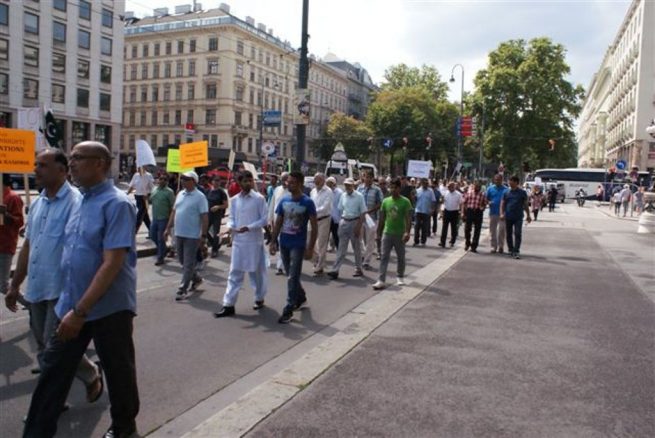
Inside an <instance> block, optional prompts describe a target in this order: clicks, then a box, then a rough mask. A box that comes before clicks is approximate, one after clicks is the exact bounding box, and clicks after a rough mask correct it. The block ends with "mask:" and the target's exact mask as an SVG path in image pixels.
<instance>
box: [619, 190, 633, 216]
mask: <svg viewBox="0 0 655 438" xmlns="http://www.w3.org/2000/svg"><path fill="white" fill-rule="evenodd" d="M631 197H632V191H631V190H630V185H629V184H625V185H624V186H623V190H621V204H622V205H623V217H625V215H626V214H627V213H628V205H629V204H630V198H631Z"/></svg>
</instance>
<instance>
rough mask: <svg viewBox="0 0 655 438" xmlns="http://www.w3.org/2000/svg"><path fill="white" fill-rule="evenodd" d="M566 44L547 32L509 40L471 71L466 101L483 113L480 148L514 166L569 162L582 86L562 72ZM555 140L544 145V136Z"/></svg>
mask: <svg viewBox="0 0 655 438" xmlns="http://www.w3.org/2000/svg"><path fill="white" fill-rule="evenodd" d="M565 55H566V50H565V49H564V47H563V46H562V45H561V44H554V43H553V42H552V41H551V40H550V39H549V38H535V39H533V40H530V41H529V42H526V41H525V40H510V41H506V42H503V43H501V44H500V45H499V46H498V48H497V49H496V50H494V51H492V52H491V53H490V54H489V61H488V65H487V68H486V69H484V70H480V71H479V72H478V73H477V75H476V77H475V92H474V93H473V94H472V95H471V96H469V99H468V101H467V102H466V103H467V106H468V107H469V109H470V110H471V111H472V112H473V114H474V115H477V116H478V119H479V120H482V117H483V113H484V119H485V154H486V156H487V157H488V158H489V159H490V160H492V161H496V162H498V161H502V162H503V163H505V165H506V166H508V168H509V169H510V170H511V171H514V172H518V171H520V169H521V168H522V167H523V163H524V162H527V163H528V165H529V166H530V168H532V169H535V168H539V167H564V166H571V165H574V160H575V157H576V154H577V146H576V142H575V134H574V131H573V123H574V120H575V118H576V117H577V116H578V115H579V113H580V111H581V99H582V97H583V96H584V90H583V88H582V86H581V85H577V86H574V85H573V84H571V83H570V82H569V81H568V80H567V79H566V76H567V75H568V74H569V72H570V68H569V66H568V64H567V63H566V60H565ZM550 139H553V140H554V141H555V148H554V150H550V149H551V148H550V144H549V140H550Z"/></svg>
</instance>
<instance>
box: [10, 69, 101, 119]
mask: <svg viewBox="0 0 655 438" xmlns="http://www.w3.org/2000/svg"><path fill="white" fill-rule="evenodd" d="M50 89H51V90H52V94H51V99H52V102H54V103H65V99H66V86H65V85H61V84H51V85H50ZM8 93H9V76H8V75H7V74H6V73H0V94H8ZM89 94H90V93H89V90H87V89H85V88H78V89H77V106H78V107H79V108H88V107H89ZM23 97H24V98H25V99H34V100H39V97H40V96H39V81H38V80H36V79H30V78H25V79H23ZM98 99H99V103H100V110H101V111H111V94H108V93H99V95H98Z"/></svg>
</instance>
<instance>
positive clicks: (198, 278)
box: [190, 277, 202, 291]
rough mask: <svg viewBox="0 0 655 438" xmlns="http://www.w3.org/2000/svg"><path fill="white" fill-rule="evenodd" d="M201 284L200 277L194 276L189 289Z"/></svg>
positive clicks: (194, 288)
mask: <svg viewBox="0 0 655 438" xmlns="http://www.w3.org/2000/svg"><path fill="white" fill-rule="evenodd" d="M201 284H202V278H200V277H196V278H194V279H193V280H191V289H190V290H192V291H193V290H196V289H197V288H198V286H200V285H201Z"/></svg>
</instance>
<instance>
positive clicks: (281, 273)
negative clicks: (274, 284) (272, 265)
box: [275, 269, 284, 275]
mask: <svg viewBox="0 0 655 438" xmlns="http://www.w3.org/2000/svg"><path fill="white" fill-rule="evenodd" d="M275 275H284V271H283V270H282V269H278V270H277V271H275Z"/></svg>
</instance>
